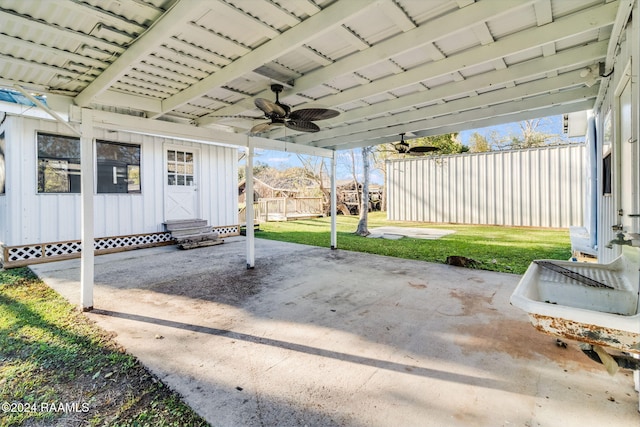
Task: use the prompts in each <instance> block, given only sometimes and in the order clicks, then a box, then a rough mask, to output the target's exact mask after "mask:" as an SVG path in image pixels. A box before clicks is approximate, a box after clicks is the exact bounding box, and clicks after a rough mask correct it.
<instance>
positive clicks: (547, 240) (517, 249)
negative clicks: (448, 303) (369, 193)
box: [256, 212, 571, 274]
mask: <svg viewBox="0 0 640 427" xmlns="http://www.w3.org/2000/svg"><path fill="white" fill-rule="evenodd" d="M385 215H386V214H385V213H384V212H372V213H370V214H369V222H368V224H369V229H371V228H374V227H382V226H403V227H423V228H438V229H446V230H455V233H453V234H449V235H447V236H444V237H441V238H440V239H437V240H425V239H413V238H406V237H405V238H403V239H400V240H387V239H366V238H362V237H360V236H356V235H355V234H353V232H354V231H355V230H356V228H357V224H358V218H357V217H351V216H342V215H339V216H338V217H337V233H338V248H340V249H344V250H349V251H357V252H366V253H372V254H379V255H387V256H393V257H398V258H406V259H416V260H422V261H428V262H439V263H444V262H445V260H446V259H447V256H450V255H458V256H464V257H467V258H472V259H474V260H476V261H478V262H479V264H478V266H477V268H480V269H483V270H492V271H501V272H506V273H515V274H523V273H524V272H525V271H526V269H527V267H528V266H529V264H530V263H531V261H533V260H534V259H563V260H566V259H569V258H570V257H571V244H570V242H569V231H568V230H551V229H540V228H529V227H502V226H500V227H498V226H475V225H454V224H428V223H423V222H416V223H412V222H395V221H387V220H386V219H385ZM330 221H331V219H330V218H315V219H307V220H299V221H288V222H266V223H262V224H260V231H257V232H256V237H260V238H264V239H271V240H280V241H285V242H292V243H303V244H307V245H313V246H323V247H330V246H331V236H330Z"/></svg>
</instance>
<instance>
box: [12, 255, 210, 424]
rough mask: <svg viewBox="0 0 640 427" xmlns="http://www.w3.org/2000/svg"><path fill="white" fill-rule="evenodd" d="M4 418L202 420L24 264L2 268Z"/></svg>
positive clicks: (26, 420)
mask: <svg viewBox="0 0 640 427" xmlns="http://www.w3.org/2000/svg"><path fill="white" fill-rule="evenodd" d="M0 405H2V407H1V408H0V426H2V427H5V426H19V425H29V426H140V427H143V426H176V427H178V426H205V425H208V424H207V423H206V422H205V421H204V420H203V419H201V418H200V417H199V416H198V415H196V414H195V413H194V412H193V411H192V410H191V408H189V407H188V406H186V405H185V404H184V403H183V402H182V401H181V399H180V397H179V396H178V395H177V394H176V393H174V392H173V391H171V390H170V389H168V388H167V387H166V386H165V385H163V384H162V382H160V381H158V379H157V378H155V377H154V376H153V375H152V374H150V373H149V372H148V371H147V370H146V369H145V368H144V367H143V366H142V365H141V364H140V363H139V362H138V361H137V359H135V358H134V357H133V356H131V355H129V354H127V353H125V352H124V350H123V349H122V348H120V347H118V346H117V345H116V343H115V342H114V341H113V339H112V337H110V336H109V335H108V334H106V333H105V332H104V331H103V330H101V329H99V328H98V327H97V326H96V325H95V324H93V323H92V322H91V321H89V320H88V319H87V318H86V317H85V316H83V315H82V313H80V312H79V311H78V310H77V309H76V308H74V307H73V306H72V305H71V304H69V303H67V302H66V301H65V300H64V299H63V298H62V297H61V296H60V295H58V294H57V293H56V292H54V291H53V290H51V289H50V288H49V287H47V286H46V285H45V284H44V283H43V282H42V281H40V280H39V279H38V278H36V277H35V276H33V274H32V273H31V271H30V270H28V269H26V268H21V269H13V270H6V271H5V270H1V269H0Z"/></svg>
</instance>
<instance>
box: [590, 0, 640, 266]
mask: <svg viewBox="0 0 640 427" xmlns="http://www.w3.org/2000/svg"><path fill="white" fill-rule="evenodd" d="M638 10H639V6H638V4H637V3H636V5H635V7H634V10H633V13H632V16H634V17H635V18H636V19H635V21H634V22H630V23H629V25H628V26H627V28H626V30H625V33H626V34H625V35H624V37H622V42H621V44H620V48H619V50H618V54H617V55H616V58H615V64H614V68H613V73H612V75H611V77H610V79H609V83H608V85H607V87H606V90H605V94H604V97H603V102H602V105H600V106H596V111H595V113H596V129H597V153H598V159H597V165H598V173H597V175H598V182H600V183H601V182H602V154H603V151H602V148H603V147H602V144H603V140H604V135H603V127H604V120H605V117H606V115H607V112H608V111H609V110H611V111H612V117H611V119H612V124H613V126H612V131H613V146H612V149H613V150H614V151H613V161H612V165H613V166H612V167H613V168H614V170H613V177H614V179H613V180H612V194H611V195H610V196H605V195H603V193H602V185H601V184H599V185H598V195H599V198H598V206H597V240H598V262H601V263H608V262H611V261H612V260H614V259H615V258H616V257H617V256H619V255H620V253H621V248H620V246H616V245H614V246H613V247H612V248H611V249H609V248H607V247H606V244H607V242H609V241H611V240H612V239H614V238H615V237H616V236H615V234H616V231H614V230H612V228H611V226H612V225H614V224H619V223H620V222H621V219H620V217H618V200H617V194H616V191H617V182H616V179H615V176H616V166H617V165H616V163H617V160H618V159H616V156H619V153H618V152H617V149H616V148H617V147H616V141H617V138H618V135H617V132H618V130H619V129H618V128H617V123H618V120H619V115H618V114H619V111H618V108H617V105H616V101H617V100H616V96H615V95H616V94H615V91H616V89H617V88H618V87H619V85H620V83H621V81H623V80H624V79H626V78H628V77H626V76H625V73H626V72H629V71H630V72H631V75H632V78H631V82H630V84H631V85H632V86H631V96H632V100H631V109H632V111H631V116H632V117H633V119H632V120H633V121H634V122H633V124H632V126H633V129H632V139H633V138H635V140H636V144H637V141H638V129H640V111H639V109H640V100H639V94H638V92H639V91H638V74H639V69H640V66H639V65H638V55H639V52H640V25H639V23H638V19H637V16H638ZM630 61H631V68H630V69H629V68H627V66H628V65H629V64H630ZM607 71H609V70H607ZM638 151H639V150H638V149H636V150H635V154H636V158H635V159H633V162H634V163H635V165H640V155H639V154H638ZM635 178H636V181H635V183H634V185H635V186H636V188H637V189H638V188H640V182H638V179H639V178H638V174H637V173H636V177H635ZM627 179H629V177H627ZM635 204H636V209H638V208H639V206H638V205H639V203H638V201H637V200H636V201H635ZM637 212H638V211H637V210H636V212H634V213H637ZM626 231H632V230H626ZM635 231H636V232H638V231H639V230H638V229H637V220H636V230H635Z"/></svg>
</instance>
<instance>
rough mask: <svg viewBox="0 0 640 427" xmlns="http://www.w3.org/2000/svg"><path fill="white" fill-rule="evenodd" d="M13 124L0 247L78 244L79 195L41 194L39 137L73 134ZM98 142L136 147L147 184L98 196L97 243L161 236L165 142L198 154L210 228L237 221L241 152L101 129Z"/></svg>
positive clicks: (17, 120)
mask: <svg viewBox="0 0 640 427" xmlns="http://www.w3.org/2000/svg"><path fill="white" fill-rule="evenodd" d="M11 121H12V123H13V125H12V126H11V128H10V130H11V131H10V132H8V133H7V135H6V138H7V145H9V144H11V151H10V152H9V155H10V156H11V157H10V158H8V159H7V163H9V162H10V163H11V165H10V168H9V171H10V173H11V174H12V176H11V177H10V178H11V179H10V183H11V193H10V194H11V196H10V197H9V194H7V196H5V197H0V198H3V199H6V200H5V201H4V202H3V204H0V209H4V211H2V210H0V213H2V214H3V218H2V220H1V221H0V232H1V231H2V230H3V227H4V229H5V230H6V232H5V233H4V234H5V235H4V236H2V240H1V241H3V243H4V244H5V245H9V246H13V245H20V244H27V243H42V242H55V241H63V240H75V239H79V238H80V195H79V194H38V193H37V144H36V133H37V132H39V131H40V132H48V133H55V134H62V135H69V131H68V129H67V128H66V127H64V126H62V125H60V124H58V123H56V122H53V121H49V120H42V119H40V120H39V119H31V118H24V117H12V118H11ZM95 137H96V139H104V140H108V141H114V142H122V143H132V144H139V145H140V146H141V184H142V193H141V194H96V195H95V236H96V237H106V236H120V235H129V234H142V233H153V232H158V231H163V225H162V223H163V222H164V188H165V187H164V183H165V171H164V168H165V164H164V150H165V146H166V145H167V144H168V145H174V146H185V147H192V148H197V149H198V150H199V154H200V180H201V182H200V185H199V190H200V191H201V194H202V206H201V207H202V209H201V217H202V218H203V219H206V220H208V221H209V224H210V225H212V226H223V225H234V224H237V223H238V219H237V215H238V213H237V152H238V150H237V149H236V148H228V147H221V146H214V145H204V144H198V143H192V142H185V141H176V140H171V139H168V138H161V137H154V136H149V135H142V134H132V133H126V132H120V131H107V130H104V129H96V130H95ZM7 157H8V156H7ZM94 158H95V156H94ZM8 180H9V177H8ZM3 206H4V208H3ZM5 212H6V215H5ZM7 224H9V225H7Z"/></svg>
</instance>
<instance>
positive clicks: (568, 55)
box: [291, 41, 606, 144]
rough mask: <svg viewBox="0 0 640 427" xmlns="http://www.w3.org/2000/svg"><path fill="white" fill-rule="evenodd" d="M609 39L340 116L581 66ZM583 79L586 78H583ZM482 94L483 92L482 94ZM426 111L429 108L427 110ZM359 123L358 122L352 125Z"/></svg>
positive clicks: (305, 139) (324, 135)
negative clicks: (563, 67) (560, 65)
mask: <svg viewBox="0 0 640 427" xmlns="http://www.w3.org/2000/svg"><path fill="white" fill-rule="evenodd" d="M605 44H606V41H601V42H597V43H592V44H590V45H588V46H580V47H577V48H573V49H568V50H565V51H563V52H561V53H559V54H557V55H554V56H553V57H544V58H540V59H535V60H531V61H527V62H523V63H521V64H517V65H512V66H511V67H509V69H503V70H497V71H492V72H491V73H488V74H481V75H477V76H473V77H470V78H468V79H466V80H464V81H461V82H459V83H456V84H455V85H454V86H453V87H450V86H451V85H444V86H441V87H436V88H434V89H431V90H426V89H425V90H424V91H422V92H417V93H414V94H410V95H406V96H403V97H400V98H397V99H394V100H390V101H387V102H384V103H379V104H374V105H371V106H368V107H363V108H358V109H354V110H352V111H348V112H346V113H342V114H341V115H340V120H341V121H344V122H353V121H356V120H362V119H363V118H364V117H371V116H375V115H377V114H383V113H384V112H386V111H396V110H402V109H407V108H410V107H412V106H415V105H420V103H424V102H425V100H429V99H431V100H435V99H444V98H451V97H456V96H462V95H465V94H469V93H472V92H474V91H482V90H483V89H485V90H486V89H489V88H492V87H493V88H499V87H500V86H501V85H506V84H507V83H509V82H512V81H514V80H526V79H530V78H531V77H533V76H537V75H539V76H541V75H544V74H546V73H547V70H549V69H553V68H556V67H557V66H558V64H559V63H561V64H563V66H565V67H571V66H579V65H581V64H590V63H591V62H592V61H595V60H598V59H600V58H602V52H603V50H604V47H605ZM583 80H584V79H583ZM480 97H482V95H480ZM423 111H427V110H426V109H425V110H423ZM351 126H357V124H354V125H350V127H351ZM346 132H348V130H347V129H346V128H345V127H335V128H332V129H327V130H321V131H320V132H317V133H314V134H300V135H297V136H295V137H292V138H291V140H292V141H294V142H297V143H303V144H305V143H314V142H317V141H319V140H322V139H330V138H334V137H336V136H341V135H343V134H345V133H346Z"/></svg>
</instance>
